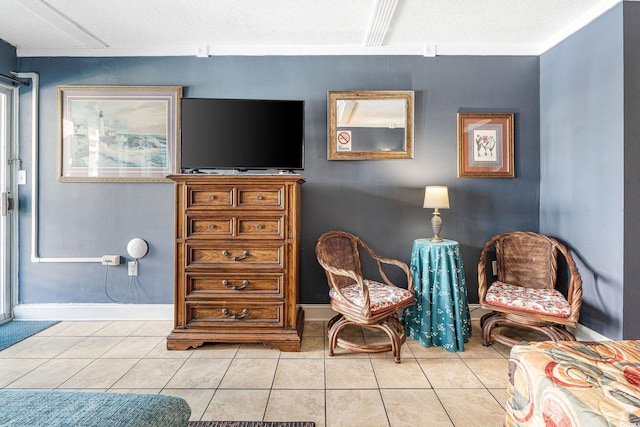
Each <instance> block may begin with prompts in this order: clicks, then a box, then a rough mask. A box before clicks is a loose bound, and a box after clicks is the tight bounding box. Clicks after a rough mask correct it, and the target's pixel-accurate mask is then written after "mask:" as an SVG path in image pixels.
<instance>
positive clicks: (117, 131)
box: [58, 86, 182, 182]
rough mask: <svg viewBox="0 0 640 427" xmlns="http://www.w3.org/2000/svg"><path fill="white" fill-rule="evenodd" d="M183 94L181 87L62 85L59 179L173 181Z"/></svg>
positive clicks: (74, 180) (79, 180)
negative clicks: (170, 178) (168, 178)
mask: <svg viewBox="0 0 640 427" xmlns="http://www.w3.org/2000/svg"><path fill="white" fill-rule="evenodd" d="M181 97H182V87H181V86H58V128H59V146H58V181H60V182H158V181H168V180H167V178H166V177H167V176H168V175H171V174H175V173H176V172H177V170H178V169H179V153H180V149H179V148H180V98H181Z"/></svg>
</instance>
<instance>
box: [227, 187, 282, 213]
mask: <svg viewBox="0 0 640 427" xmlns="http://www.w3.org/2000/svg"><path fill="white" fill-rule="evenodd" d="M237 191H238V207H240V208H252V209H255V208H280V209H284V187H280V186H278V187H238V188H237Z"/></svg>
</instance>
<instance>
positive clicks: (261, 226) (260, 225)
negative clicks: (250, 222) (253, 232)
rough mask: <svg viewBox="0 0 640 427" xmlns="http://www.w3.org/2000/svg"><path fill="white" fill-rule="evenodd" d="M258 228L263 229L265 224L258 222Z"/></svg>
mask: <svg viewBox="0 0 640 427" xmlns="http://www.w3.org/2000/svg"><path fill="white" fill-rule="evenodd" d="M256 228H257V229H258V230H262V229H263V228H264V225H262V224H258V225H256Z"/></svg>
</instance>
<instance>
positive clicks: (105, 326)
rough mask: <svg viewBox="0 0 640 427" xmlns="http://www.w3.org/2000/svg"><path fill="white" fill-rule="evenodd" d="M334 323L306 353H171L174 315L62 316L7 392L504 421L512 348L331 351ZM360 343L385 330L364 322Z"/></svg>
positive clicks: (385, 418)
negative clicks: (148, 396)
mask: <svg viewBox="0 0 640 427" xmlns="http://www.w3.org/2000/svg"><path fill="white" fill-rule="evenodd" d="M326 327H327V325H326V322H320V321H318V322H314V321H307V322H305V327H304V337H303V342H302V351H301V352H299V353H297V352H295V353H294V352H281V351H279V350H273V349H269V348H266V347H264V346H263V345H261V344H242V345H238V344H206V345H204V346H202V347H200V348H197V349H195V350H186V351H168V350H166V340H165V338H166V336H167V334H168V333H169V331H170V330H171V328H172V322H170V321H166V322H165V321H149V322H144V321H92V322H61V323H58V324H56V325H54V326H53V327H51V328H49V329H46V330H45V331H43V332H41V333H39V334H37V335H34V336H33V337H30V338H28V339H26V340H24V341H22V342H19V343H17V344H15V345H13V346H11V347H9V348H7V349H5V350H3V351H0V388H7V389H46V390H51V389H60V390H91V391H108V392H116V393H161V394H168V395H173V396H180V397H183V398H184V399H186V400H187V402H188V403H189V405H190V407H191V410H192V415H191V419H192V420H247V421H248V420H265V421H295V420H305V421H315V423H316V426H317V427H337V426H349V427H357V426H363V427H365V426H366V427H377V426H381V427H382V426H384V427H388V426H391V427H396V426H412V427H417V426H418V427H419V426H452V425H453V426H465V427H466V426H483V427H484V426H496V427H497V426H501V425H502V420H503V418H504V413H505V402H506V399H507V394H506V387H507V359H508V354H509V349H508V347H505V346H502V345H500V344H495V345H493V346H491V347H484V346H483V345H482V342H481V334H480V331H479V329H478V328H479V325H478V322H477V320H475V321H474V330H473V334H472V336H471V338H470V340H469V342H468V343H467V344H466V345H465V349H464V351H463V352H457V353H456V352H447V351H445V350H444V349H442V348H441V347H429V348H427V347H423V346H421V345H420V344H419V343H418V342H417V341H415V340H413V339H410V338H409V339H407V342H406V343H405V344H404V346H403V347H402V353H401V356H402V363H401V364H396V363H394V361H393V358H392V357H391V353H377V354H359V353H349V352H346V351H344V350H341V349H338V350H337V351H336V353H337V354H336V355H335V356H333V357H329V356H328V353H327V350H326V348H327V337H326ZM350 334H351V335H353V339H359V340H363V341H367V342H369V341H373V340H376V339H380V336H379V333H373V332H369V331H367V330H365V331H362V330H360V329H357V330H356V329H353V330H351V331H350Z"/></svg>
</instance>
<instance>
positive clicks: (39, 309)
mask: <svg viewBox="0 0 640 427" xmlns="http://www.w3.org/2000/svg"><path fill="white" fill-rule="evenodd" d="M300 306H301V307H302V308H303V309H304V314H305V319H306V320H317V321H323V320H329V319H331V318H332V317H333V316H335V315H336V313H335V312H334V311H333V310H332V309H331V306H330V305H329V304H301V305H300ZM13 315H14V316H15V318H16V319H21V320H173V304H20V305H17V306H15V307H13Z"/></svg>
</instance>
